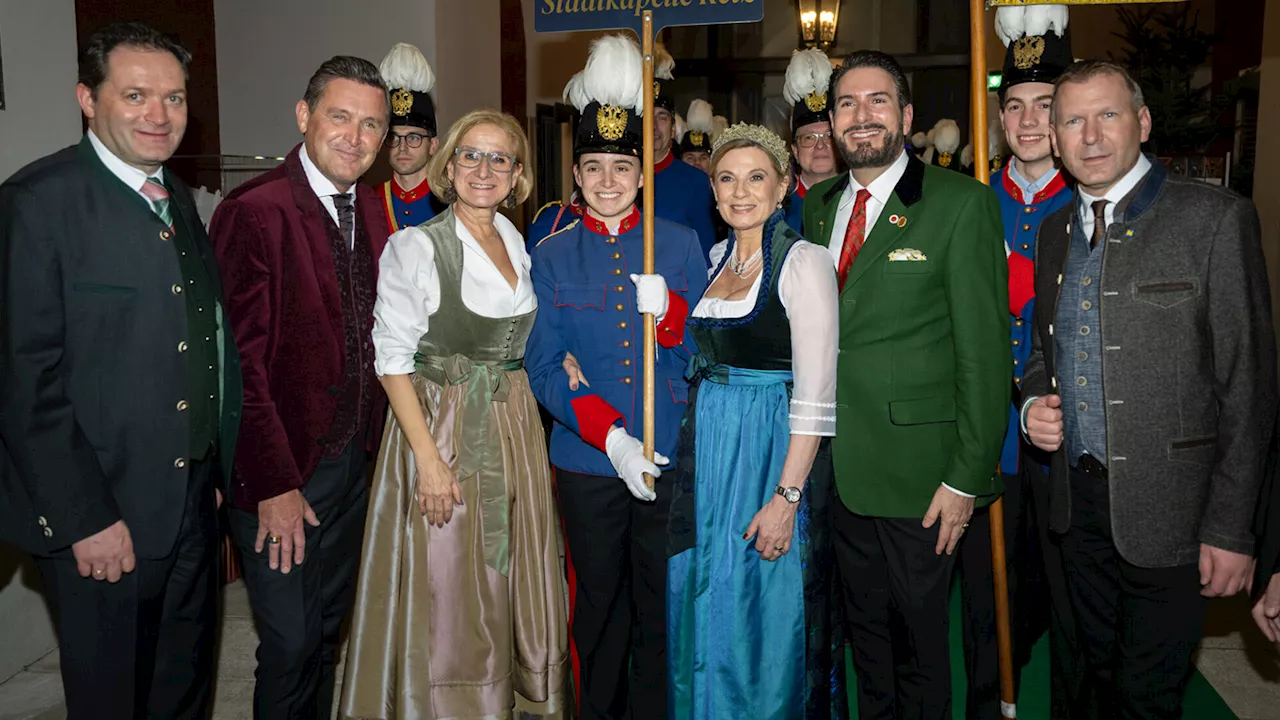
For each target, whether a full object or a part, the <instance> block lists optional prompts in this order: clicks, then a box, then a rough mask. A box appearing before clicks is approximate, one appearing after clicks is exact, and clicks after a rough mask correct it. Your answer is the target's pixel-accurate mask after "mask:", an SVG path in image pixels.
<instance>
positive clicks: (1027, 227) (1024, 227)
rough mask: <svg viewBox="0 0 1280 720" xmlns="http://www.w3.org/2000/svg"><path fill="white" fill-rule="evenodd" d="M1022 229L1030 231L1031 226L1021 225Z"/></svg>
mask: <svg viewBox="0 0 1280 720" xmlns="http://www.w3.org/2000/svg"><path fill="white" fill-rule="evenodd" d="M1022 229H1023V230H1030V229H1031V226H1030V225H1023V226H1022Z"/></svg>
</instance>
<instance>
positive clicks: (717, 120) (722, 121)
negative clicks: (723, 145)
mask: <svg viewBox="0 0 1280 720" xmlns="http://www.w3.org/2000/svg"><path fill="white" fill-rule="evenodd" d="M728 129H729V118H727V117H725V116H723V115H716V116H715V117H713V118H711V139H712V140H713V141H714V140H715V139H716V138H718V137H720V133H722V132H724V131H725V130H728Z"/></svg>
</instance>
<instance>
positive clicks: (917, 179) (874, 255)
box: [844, 154, 924, 290]
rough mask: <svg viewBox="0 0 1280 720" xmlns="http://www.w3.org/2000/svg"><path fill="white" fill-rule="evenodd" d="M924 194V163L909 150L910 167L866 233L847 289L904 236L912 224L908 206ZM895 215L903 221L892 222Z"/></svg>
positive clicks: (847, 280)
mask: <svg viewBox="0 0 1280 720" xmlns="http://www.w3.org/2000/svg"><path fill="white" fill-rule="evenodd" d="M923 195H924V163H923V162H921V161H920V159H919V158H917V157H916V156H914V155H911V154H908V155H907V169H906V170H904V171H903V173H902V178H901V179H899V180H898V184H897V185H895V186H894V188H893V195H891V196H890V197H889V202H887V203H885V204H884V209H883V210H881V211H880V217H879V218H877V219H876V224H875V227H873V228H872V229H871V235H869V236H868V237H867V240H866V242H865V243H863V245H862V249H861V250H859V251H858V257H856V258H854V260H853V266H852V267H850V268H849V277H848V278H847V279H846V280H845V283H844V289H845V290H848V289H849V288H851V287H853V285H854V283H856V282H858V279H859V278H861V277H862V276H863V275H866V274H867V271H868V270H870V269H871V267H872V266H874V265H875V264H876V263H877V261H880V260H884V259H886V258H887V257H888V253H889V251H890V250H891V249H892V248H893V246H894V243H895V242H897V241H898V240H899V239H900V238H901V237H902V235H903V233H905V232H906V229H907V226H908V225H909V224H910V223H909V222H905V219H906V218H907V217H908V214H909V211H908V208H910V207H911V206H912V205H915V204H916V203H917V202H919V201H920V198H921V197H923ZM895 216H896V218H897V219H898V220H899V221H900V222H901V225H899V224H897V223H893V222H890V221H891V220H893V219H895Z"/></svg>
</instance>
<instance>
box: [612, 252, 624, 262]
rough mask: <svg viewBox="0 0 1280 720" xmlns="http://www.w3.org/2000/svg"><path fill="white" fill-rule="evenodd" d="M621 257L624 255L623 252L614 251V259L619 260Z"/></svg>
mask: <svg viewBox="0 0 1280 720" xmlns="http://www.w3.org/2000/svg"><path fill="white" fill-rule="evenodd" d="M620 257H622V253H614V254H613V259H614V260H617V259H618V258H620Z"/></svg>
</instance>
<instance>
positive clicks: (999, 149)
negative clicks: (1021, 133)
mask: <svg viewBox="0 0 1280 720" xmlns="http://www.w3.org/2000/svg"><path fill="white" fill-rule="evenodd" d="M987 153H988V155H987V156H988V157H989V158H994V157H996V156H997V155H1001V156H1003V155H1004V128H1003V127H1002V126H1001V125H1000V120H999V118H993V119H992V121H991V122H990V124H988V125H987Z"/></svg>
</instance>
